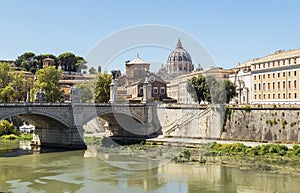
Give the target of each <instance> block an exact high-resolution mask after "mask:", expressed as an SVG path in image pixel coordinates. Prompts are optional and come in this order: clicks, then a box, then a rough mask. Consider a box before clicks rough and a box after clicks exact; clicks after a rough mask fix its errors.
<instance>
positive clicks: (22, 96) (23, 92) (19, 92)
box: [9, 71, 33, 102]
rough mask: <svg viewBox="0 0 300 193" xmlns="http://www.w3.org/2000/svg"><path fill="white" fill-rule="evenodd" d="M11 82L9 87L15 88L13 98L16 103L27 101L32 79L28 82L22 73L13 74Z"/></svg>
mask: <svg viewBox="0 0 300 193" xmlns="http://www.w3.org/2000/svg"><path fill="white" fill-rule="evenodd" d="M11 76H12V77H11V82H10V83H9V85H10V86H11V87H12V88H14V94H13V98H14V100H15V101H17V102H19V101H25V100H26V98H27V92H28V91H29V88H30V87H31V86H32V83H33V81H32V79H28V80H26V79H25V77H24V74H23V73H22V72H18V71H15V72H12V75H11Z"/></svg>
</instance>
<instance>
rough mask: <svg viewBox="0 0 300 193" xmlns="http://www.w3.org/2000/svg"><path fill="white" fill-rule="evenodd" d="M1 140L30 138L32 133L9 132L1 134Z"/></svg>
mask: <svg viewBox="0 0 300 193" xmlns="http://www.w3.org/2000/svg"><path fill="white" fill-rule="evenodd" d="M0 139H1V140H18V139H20V140H32V139H33V134H21V135H15V134H9V135H2V136H1V137H0Z"/></svg>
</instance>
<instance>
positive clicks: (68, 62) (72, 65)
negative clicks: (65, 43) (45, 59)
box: [57, 52, 87, 72]
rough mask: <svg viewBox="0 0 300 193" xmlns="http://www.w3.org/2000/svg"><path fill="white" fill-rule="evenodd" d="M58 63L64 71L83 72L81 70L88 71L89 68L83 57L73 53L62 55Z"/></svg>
mask: <svg viewBox="0 0 300 193" xmlns="http://www.w3.org/2000/svg"><path fill="white" fill-rule="evenodd" d="M57 59H58V63H59V64H60V65H61V66H62V69H63V70H64V71H71V72H77V71H81V69H86V68H87V66H86V65H85V64H86V61H85V60H84V58H83V57H80V56H75V54H73V53H71V52H65V53H63V54H60V55H59V56H58V57H57Z"/></svg>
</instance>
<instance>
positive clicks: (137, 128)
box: [82, 111, 147, 137]
mask: <svg viewBox="0 0 300 193" xmlns="http://www.w3.org/2000/svg"><path fill="white" fill-rule="evenodd" d="M97 117H100V118H102V119H103V120H105V121H106V122H107V123H108V125H107V127H106V128H105V129H108V130H109V131H110V132H111V135H113V136H131V137H132V136H144V135H147V134H146V133H145V128H146V124H145V120H144V119H143V118H141V117H139V116H135V115H133V114H129V113H126V112H115V111H101V112H97V113H94V114H90V115H89V116H87V117H85V120H83V122H82V124H83V125H85V124H87V123H88V122H90V121H92V120H93V119H95V118H97Z"/></svg>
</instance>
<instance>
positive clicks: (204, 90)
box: [187, 74, 210, 104]
mask: <svg viewBox="0 0 300 193" xmlns="http://www.w3.org/2000/svg"><path fill="white" fill-rule="evenodd" d="M187 91H188V92H189V93H190V94H191V96H192V98H193V99H194V101H198V103H199V104H200V103H201V102H202V101H207V102H210V97H209V88H208V84H207V82H206V78H205V77H204V76H203V75H202V74H200V75H199V76H198V77H192V78H191V79H189V80H188V82H187Z"/></svg>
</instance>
